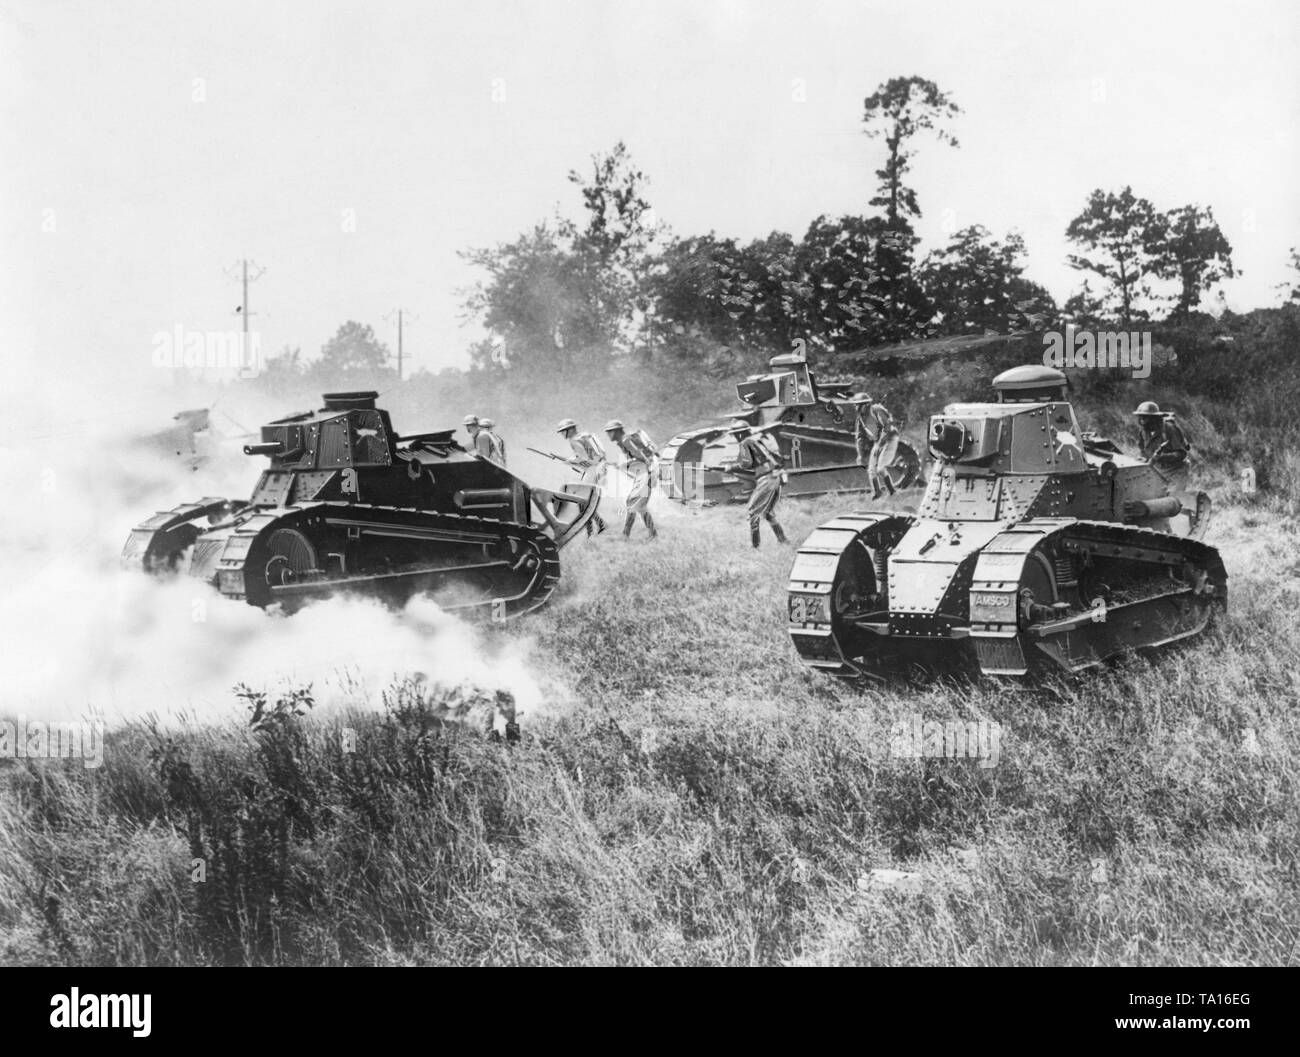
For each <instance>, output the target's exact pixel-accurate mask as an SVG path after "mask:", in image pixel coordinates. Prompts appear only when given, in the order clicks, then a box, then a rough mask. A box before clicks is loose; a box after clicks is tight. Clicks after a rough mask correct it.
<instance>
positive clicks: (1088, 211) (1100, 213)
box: [1065, 187, 1167, 327]
mask: <svg viewBox="0 0 1300 1057" xmlns="http://www.w3.org/2000/svg"><path fill="white" fill-rule="evenodd" d="M1166 226H1167V225H1166V221H1165V218H1164V217H1163V216H1162V215H1161V214H1159V213H1157V212H1156V210H1155V207H1154V206H1153V205H1152V204H1151V203H1150V202H1148V201H1147V200H1146V199H1145V198H1138V197H1136V196H1134V194H1133V189H1132V188H1131V187H1125V188H1124V190H1123V191H1121V192H1120V193H1119V194H1111V193H1108V192H1103V191H1100V190H1097V191H1093V192H1092V194H1091V195H1090V196H1089V198H1088V204H1087V206H1086V207H1085V208H1084V211H1083V212H1082V213H1080V214H1079V215H1078V216H1077V217H1075V218H1074V219H1073V220H1072V221H1070V225H1069V227H1068V228H1066V230H1065V235H1066V238H1068V239H1069V240H1070V241H1071V242H1075V243H1078V244H1080V245H1081V246H1083V247H1085V248H1086V249H1087V250H1088V251H1089V253H1090V254H1091V256H1087V257H1085V256H1082V255H1081V254H1073V253H1072V254H1070V257H1069V261H1070V266H1071V267H1073V268H1078V269H1079V270H1081V271H1089V272H1092V273H1094V274H1096V275H1098V276H1100V277H1101V278H1102V279H1104V280H1106V282H1107V283H1109V284H1110V289H1109V290H1107V291H1105V295H1104V296H1105V298H1106V300H1105V301H1104V302H1103V303H1104V304H1105V306H1106V308H1107V309H1117V310H1118V312H1119V318H1120V320H1121V321H1122V322H1123V324H1124V326H1126V327H1128V326H1130V325H1131V324H1132V322H1133V319H1134V318H1141V319H1145V318H1146V317H1147V312H1146V311H1145V310H1144V309H1143V308H1141V307H1140V305H1139V304H1138V301H1139V299H1140V298H1149V297H1150V296H1151V288H1150V285H1149V283H1148V281H1147V280H1148V279H1149V278H1151V277H1158V276H1159V274H1160V271H1161V269H1162V267H1163V265H1162V260H1163V256H1162V255H1163V254H1164V252H1165V250H1164V246H1165V240H1166Z"/></svg>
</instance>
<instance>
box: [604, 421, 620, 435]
mask: <svg viewBox="0 0 1300 1057" xmlns="http://www.w3.org/2000/svg"><path fill="white" fill-rule="evenodd" d="M623 428H624V426H623V423H622V422H620V421H619V420H618V419H616V418H611V419H610V420H609V421H608V422H606V423H605V432H606V433H613V432H614V430H616V429H623Z"/></svg>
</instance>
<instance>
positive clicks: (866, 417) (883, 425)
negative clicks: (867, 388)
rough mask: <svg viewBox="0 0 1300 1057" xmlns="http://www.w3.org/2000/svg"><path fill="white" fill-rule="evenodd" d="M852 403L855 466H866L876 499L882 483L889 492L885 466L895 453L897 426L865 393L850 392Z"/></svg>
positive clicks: (892, 459)
mask: <svg viewBox="0 0 1300 1057" xmlns="http://www.w3.org/2000/svg"><path fill="white" fill-rule="evenodd" d="M853 403H854V405H855V407H856V410H857V415H856V418H855V420H854V423H853V440H854V443H855V444H856V446H857V449H858V465H859V466H865V467H866V468H867V477H868V478H869V479H870V480H871V498H872V499H879V498H880V486H881V485H882V484H883V485H884V486H885V490H886V491H887V492H889V494H890V495H893V494H894V482H893V480H892V479H891V478H890V476H889V467H890V465H891V464H892V463H893V461H894V458H895V457H896V456H897V455H898V426H897V425H895V424H894V416H893V415H891V414H890V413H889V408H887V407H885V405H884V404H881V403H879V402H877V401H876V400H875V398H874V397H872V396H871V395H870V394H868V393H856V394H854V396H853Z"/></svg>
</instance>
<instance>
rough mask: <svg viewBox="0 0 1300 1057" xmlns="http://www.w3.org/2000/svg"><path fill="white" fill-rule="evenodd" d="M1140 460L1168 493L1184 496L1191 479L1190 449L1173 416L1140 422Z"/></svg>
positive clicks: (1163, 416)
mask: <svg viewBox="0 0 1300 1057" xmlns="http://www.w3.org/2000/svg"><path fill="white" fill-rule="evenodd" d="M1139 450H1140V451H1141V453H1142V458H1144V459H1146V461H1147V462H1148V463H1150V464H1151V466H1152V467H1153V468H1154V469H1155V471H1156V473H1158V474H1160V476H1161V477H1163V478H1164V479H1165V483H1166V484H1168V485H1169V490H1170V491H1171V492H1185V491H1186V490H1187V486H1188V483H1189V480H1190V477H1191V445H1190V444H1188V443H1187V437H1186V435H1185V434H1184V433H1183V430H1182V427H1181V426H1179V425H1178V423H1177V422H1175V421H1174V416H1173V415H1170V414H1162V415H1161V416H1160V417H1159V418H1158V419H1156V420H1155V421H1149V420H1144V421H1143V423H1142V438H1141V441H1140V444H1139Z"/></svg>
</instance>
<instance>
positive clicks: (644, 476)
mask: <svg viewBox="0 0 1300 1057" xmlns="http://www.w3.org/2000/svg"><path fill="white" fill-rule="evenodd" d="M605 432H606V433H607V434H608V436H609V438H610V440H612V441H613V442H614V443H615V444H617V445H618V447H619V450H620V451H622V452H623V455H624V457H625V458H626V459H627V466H626V469H627V471H628V473H630V474H631V475H632V487H631V490H630V491H629V492H628V493H627V500H626V502H625V504H624V507H623V535H624V537H627V536H631V535H632V526H633V525H634V524H635V523H636V516H637V515H638V514H640V515H641V520H642V521H644V522H645V527H646V530H647V531H648V532H649V533H650V538H651V539H654V538H655V537H656V536H658V535H659V533H658V531H657V530H656V529H655V523H654V519H653V518H652V517H651V516H650V495H651V493H652V492H653V491H654V476H653V475H652V473H651V470H652V468H653V466H654V460H655V453H654V451H652V450H651V449H650V447H649V446H648V445H647V444H646V443H645V441H643V440H642V439H641V438H640V437H639V436H637V435H636V434H635V433H628V432H626V431H625V430H624V428H623V424H622V423H621V422H618V420H617V419H615V420H614V421H613V422H611V423H610V424H609V425H607V426H606V427H605ZM616 433H617V434H618V436H615V434H616Z"/></svg>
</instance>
